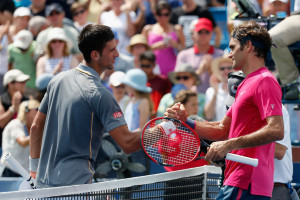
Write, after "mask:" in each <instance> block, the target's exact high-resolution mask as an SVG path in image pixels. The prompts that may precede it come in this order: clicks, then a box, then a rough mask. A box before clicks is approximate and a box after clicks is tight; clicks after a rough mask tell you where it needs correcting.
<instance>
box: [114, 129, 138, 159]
mask: <svg viewBox="0 0 300 200" xmlns="http://www.w3.org/2000/svg"><path fill="white" fill-rule="evenodd" d="M109 134H110V135H111V136H112V137H113V139H114V140H115V141H116V142H117V143H118V144H119V145H120V147H121V148H122V149H123V150H124V152H125V153H128V154H129V153H132V152H135V151H137V150H139V149H141V144H140V143H141V136H140V135H141V133H140V131H134V132H130V131H129V130H128V127H127V125H123V126H119V127H117V128H115V129H113V130H111V131H110V132H109Z"/></svg>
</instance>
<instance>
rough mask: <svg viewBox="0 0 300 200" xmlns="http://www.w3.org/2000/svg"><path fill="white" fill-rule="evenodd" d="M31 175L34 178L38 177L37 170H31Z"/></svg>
mask: <svg viewBox="0 0 300 200" xmlns="http://www.w3.org/2000/svg"><path fill="white" fill-rule="evenodd" d="M30 176H31V177H32V178H34V179H36V172H32V171H30Z"/></svg>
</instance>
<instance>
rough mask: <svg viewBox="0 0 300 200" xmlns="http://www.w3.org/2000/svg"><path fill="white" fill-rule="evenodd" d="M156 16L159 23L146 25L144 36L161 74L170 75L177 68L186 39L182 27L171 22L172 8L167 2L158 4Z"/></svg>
mask: <svg viewBox="0 0 300 200" xmlns="http://www.w3.org/2000/svg"><path fill="white" fill-rule="evenodd" d="M155 16H156V20H157V23H155V24H153V25H146V26H145V27H144V29H143V31H142V34H144V35H145V36H146V38H147V39H148V44H149V45H150V46H151V48H152V49H153V51H154V53H155V56H156V62H157V64H158V65H159V67H160V72H161V74H163V75H168V73H169V72H171V71H173V70H174V68H175V63H176V55H177V52H178V51H181V50H182V49H184V48H185V38H184V35H183V31H182V28H181V26H180V25H172V24H171V23H170V22H169V20H170V16H171V6H170V4H169V3H168V2H167V1H159V2H158V3H157V5H156V15H155Z"/></svg>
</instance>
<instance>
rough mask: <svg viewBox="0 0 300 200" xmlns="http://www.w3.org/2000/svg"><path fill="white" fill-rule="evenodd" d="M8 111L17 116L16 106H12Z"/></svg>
mask: <svg viewBox="0 0 300 200" xmlns="http://www.w3.org/2000/svg"><path fill="white" fill-rule="evenodd" d="M8 110H9V111H10V112H11V113H12V114H15V112H16V111H15V107H14V106H10V107H9V108H8Z"/></svg>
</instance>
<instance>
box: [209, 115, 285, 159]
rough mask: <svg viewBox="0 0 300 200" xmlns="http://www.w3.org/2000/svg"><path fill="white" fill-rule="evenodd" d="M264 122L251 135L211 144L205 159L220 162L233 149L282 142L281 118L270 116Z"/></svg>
mask: <svg viewBox="0 0 300 200" xmlns="http://www.w3.org/2000/svg"><path fill="white" fill-rule="evenodd" d="M266 121H267V124H266V126H264V127H262V128H261V129H259V130H257V131H255V132H253V133H250V134H247V135H244V136H240V137H237V138H231V139H229V140H226V141H219V142H214V143H212V144H211V146H210V149H209V151H208V153H207V154H206V157H205V159H206V160H212V161H214V160H220V159H221V158H223V157H224V156H225V155H226V154H227V153H228V152H230V151H232V150H235V149H244V148H250V147H256V146H261V145H265V144H268V143H271V142H274V141H276V140H282V139H283V136H284V128H283V118H282V116H280V115H277V116H270V117H267V118H266Z"/></svg>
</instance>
